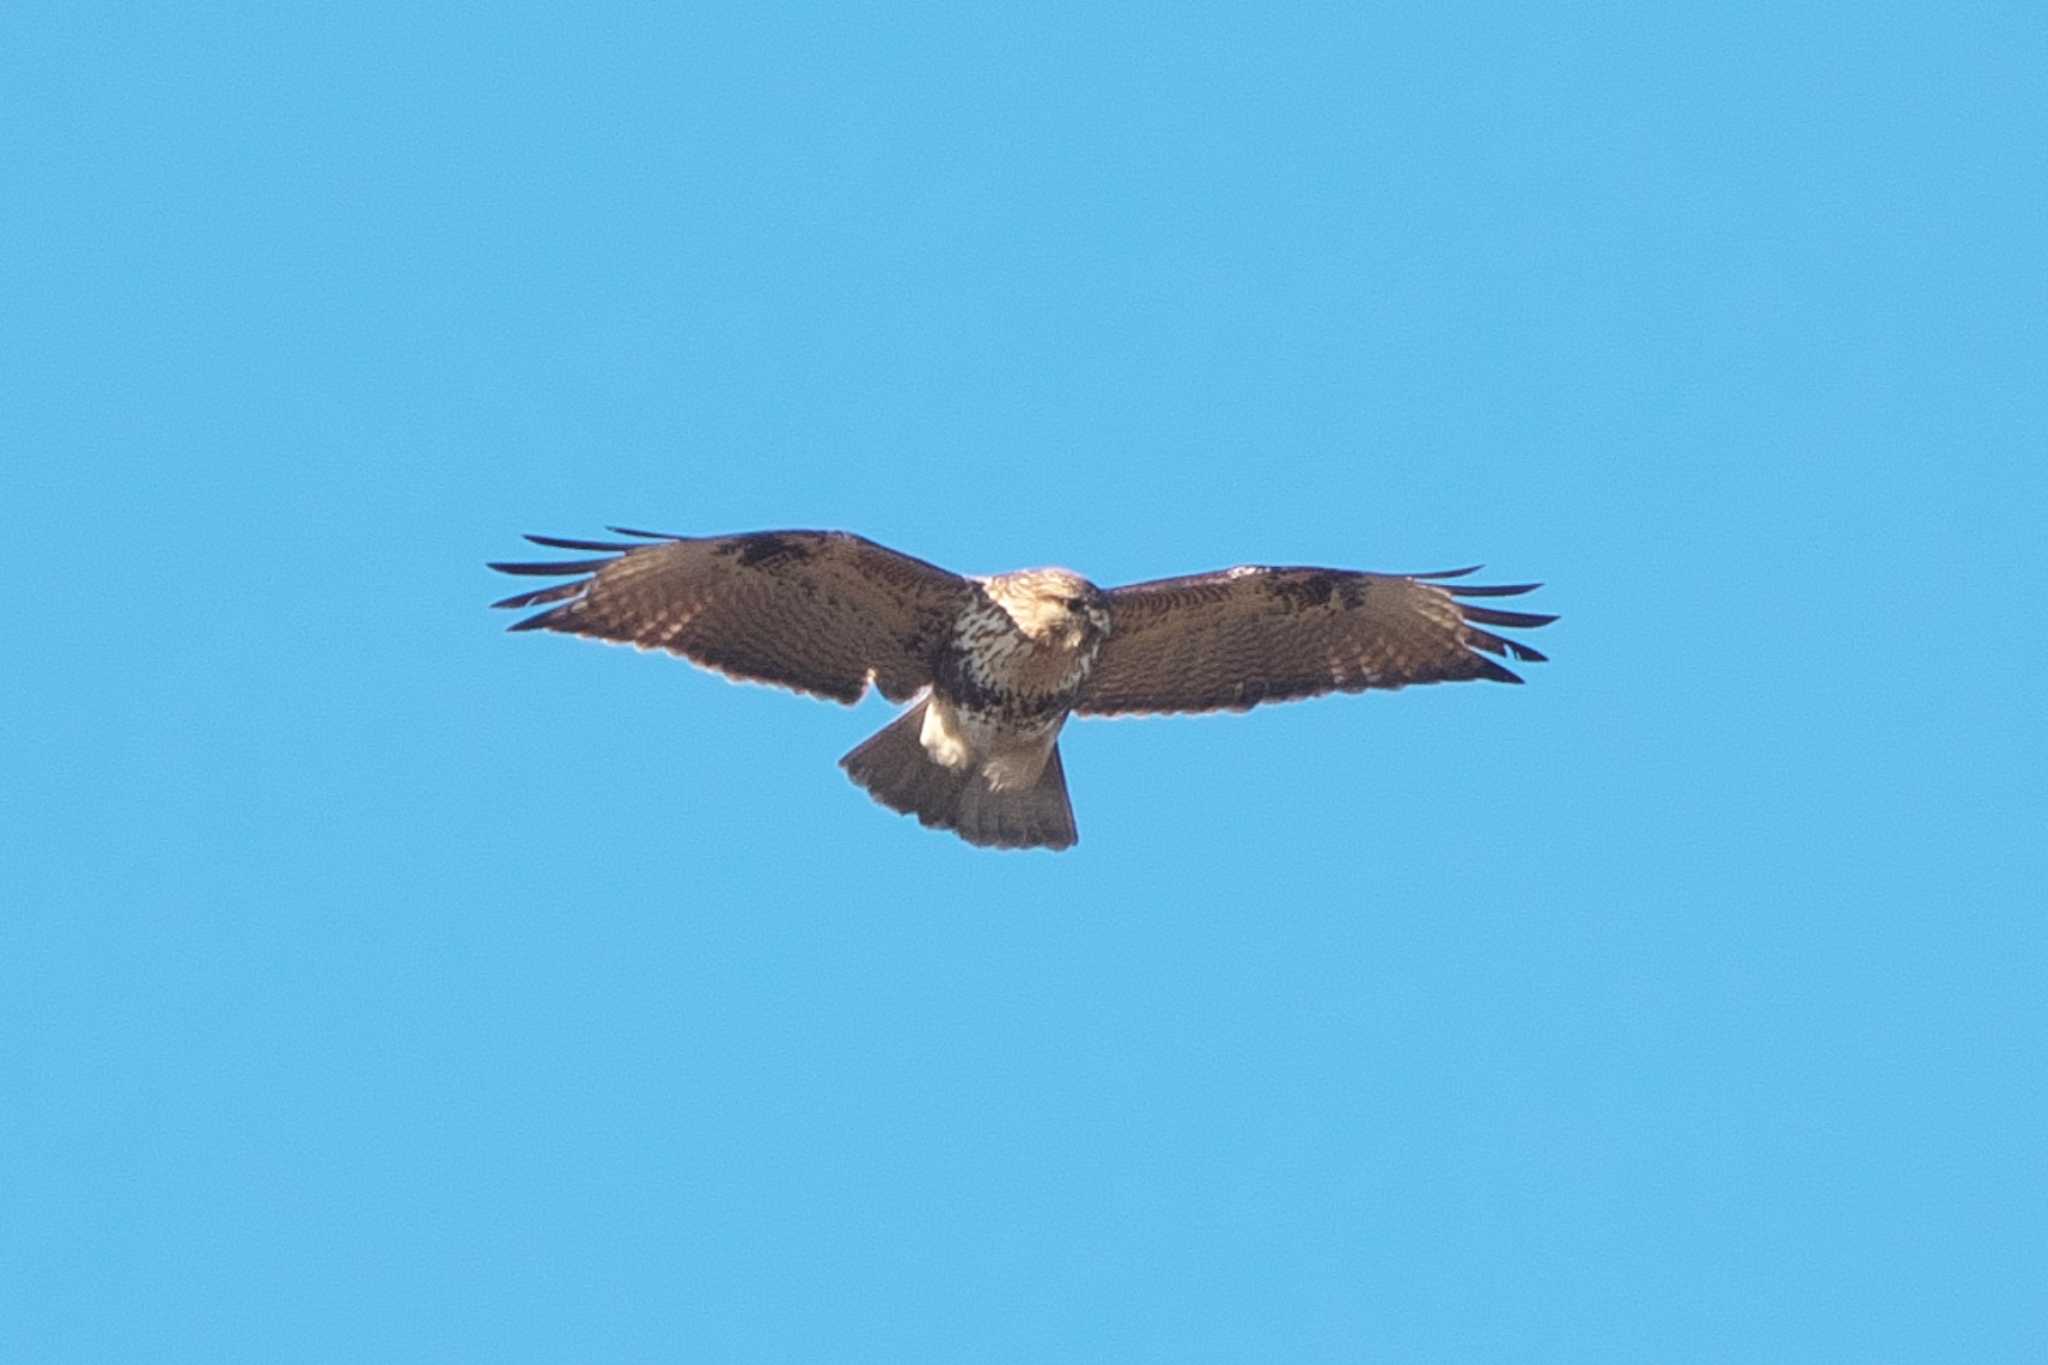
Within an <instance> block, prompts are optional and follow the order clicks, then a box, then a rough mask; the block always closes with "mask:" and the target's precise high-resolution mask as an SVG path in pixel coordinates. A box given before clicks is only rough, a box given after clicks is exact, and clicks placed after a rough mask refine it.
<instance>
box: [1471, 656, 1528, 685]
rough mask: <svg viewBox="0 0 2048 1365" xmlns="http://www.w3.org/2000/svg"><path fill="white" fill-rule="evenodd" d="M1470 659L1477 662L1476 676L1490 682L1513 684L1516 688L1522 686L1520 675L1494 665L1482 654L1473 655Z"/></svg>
mask: <svg viewBox="0 0 2048 1365" xmlns="http://www.w3.org/2000/svg"><path fill="white" fill-rule="evenodd" d="M1472 657H1473V658H1475V659H1477V660H1479V674H1478V676H1480V677H1482V678H1485V679H1487V680H1489V681H1491V682H1504V683H1513V684H1514V685H1515V686H1517V687H1520V686H1521V685H1522V675H1521V674H1519V673H1516V672H1513V671H1512V670H1510V669H1507V668H1505V667H1503V666H1501V665H1500V664H1497V663H1495V662H1494V661H1493V660H1491V659H1489V658H1487V657H1486V656H1485V655H1483V654H1475V655H1473V656H1472Z"/></svg>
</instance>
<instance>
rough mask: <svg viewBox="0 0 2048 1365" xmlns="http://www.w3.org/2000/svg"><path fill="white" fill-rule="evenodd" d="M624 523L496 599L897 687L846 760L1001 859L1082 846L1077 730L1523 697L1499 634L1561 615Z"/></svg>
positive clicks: (877, 793)
mask: <svg viewBox="0 0 2048 1365" xmlns="http://www.w3.org/2000/svg"><path fill="white" fill-rule="evenodd" d="M611 530H612V533H613V534H614V535H618V536H623V537H626V539H624V540H567V539H563V538H561V537H559V536H528V537H526V539H528V540H530V541H532V542H533V543H534V544H536V545H540V546H544V547H546V548H548V549H553V550H575V551H588V552H594V553H596V554H598V555H600V556H602V557H600V558H595V559H571V560H557V561H554V562H552V563H496V564H492V565H491V566H490V567H491V568H493V569H496V570H498V571H499V572H501V573H508V574H531V575H543V576H552V577H561V578H567V579H568V581H567V582H563V583H555V584H552V585H550V586H548V587H544V588H540V589H538V590H536V591H533V592H522V593H518V594H516V595H514V596H512V597H507V598H505V599H504V600H503V601H500V602H495V603H493V604H492V605H493V606H497V607H511V608H527V607H543V606H544V607H546V608H547V610H545V611H542V612H540V613H538V614H536V615H532V616H528V617H525V618H524V619H522V620H520V621H518V622H516V623H515V624H514V625H513V626H512V627H511V629H513V630H552V631H561V632H563V633H565V634H570V635H584V636H589V637H592V638H595V639H599V640H614V641H620V642H624V643H627V644H632V645H637V646H639V647H640V648H642V649H663V650H667V651H669V652H670V653H672V654H679V655H681V656H682V657H683V658H686V659H689V660H691V661H692V662H694V663H698V664H701V665H703V666H704V667H706V668H711V669H716V670H717V671H718V672H720V673H723V674H725V675H727V676H728V677H731V678H734V679H742V680H749V681H754V682H765V683H773V684H776V685H778V686H781V687H787V688H791V689H794V690H795V691H798V692H806V693H810V694H811V695H813V696H819V697H829V698H831V699H832V700H833V701H838V702H844V703H847V704H849V705H851V704H852V703H853V702H856V701H858V700H859V699H860V698H861V695H862V694H863V693H864V692H866V690H867V688H868V686H869V685H870V684H873V686H874V687H875V689H876V690H877V691H879V692H880V693H881V694H882V695H883V696H884V697H887V698H888V699H889V700H890V701H893V702H910V703H912V704H911V705H910V707H909V708H908V709H907V710H905V711H904V712H903V714H902V715H900V716H898V717H897V718H896V719H895V720H894V721H891V722H890V723H889V724H888V725H885V726H883V727H882V729H881V730H879V731H878V732H876V733H875V734H874V735H873V736H872V737H870V738H869V739H868V740H867V741H866V742H865V743H863V744H861V745H859V746H858V747H856V748H855V749H854V750H853V751H852V752H851V753H849V754H847V755H846V757H844V758H842V759H841V760H840V761H839V766H840V767H842V768H844V769H846V772H847V775H848V776H850V777H851V778H852V779H853V780H854V781H855V782H856V783H858V784H859V785H860V786H862V787H865V788H866V789H867V790H868V792H869V793H870V794H872V795H873V796H874V798H875V799H876V800H877V801H879V802H881V803H882V804H883V805H885V806H888V807H890V808H891V809H893V810H897V811H901V812H903V813H904V814H907V815H915V816H916V817H917V818H918V820H919V821H921V822H922V823H923V824H925V825H928V826H933V827H937V828H941V829H950V830H952V831H954V832H955V833H957V834H958V835H959V836H960V837H961V838H963V839H965V840H967V842H969V843H971V844H980V845H984V846H992V847H997V848H1052V849H1062V848H1067V847H1070V846H1071V845H1072V844H1073V843H1074V841H1075V840H1076V839H1077V838H1078V837H1079V836H1078V834H1077V833H1076V831H1075V828H1074V811H1073V807H1072V806H1071V805H1069V804H1068V802H1067V778H1066V773H1065V772H1064V771H1063V770H1062V768H1061V766H1060V749H1059V737H1060V727H1061V726H1063V725H1065V724H1066V721H1067V717H1068V716H1070V715H1074V714H1080V715H1084V716H1087V715H1118V714H1129V713H1147V712H1152V713H1156V712H1187V711H1244V710H1248V709H1250V708H1251V707H1253V706H1256V705H1258V704H1259V703H1260V702H1269V701H1289V700H1292V699H1294V698H1298V697H1312V696H1317V695H1319V694H1322V693H1326V692H1358V691H1363V690H1365V689H1367V688H1395V687H1403V686H1406V685H1407V684H1409V683H1429V682H1454V681H1458V680H1461V679H1466V678H1489V679H1492V680H1493V681H1495V682H1508V683H1519V682H1520V681H1522V680H1521V679H1520V678H1518V677H1517V676H1515V674H1514V673H1512V672H1510V671H1509V670H1508V669H1507V668H1505V667H1504V666H1502V665H1501V664H1500V663H1498V662H1496V661H1495V659H1494V658H1490V657H1488V656H1489V655H1494V656H1500V657H1502V658H1511V659H1519V660H1526V661H1529V662H1541V661H1542V659H1543V655H1541V654H1539V653H1538V652H1536V651H1535V650H1534V649H1531V648H1530V647H1529V646H1528V645H1525V644H1522V643H1521V642H1520V641H1517V640H1509V639H1505V638H1503V637H1502V636H1499V635H1496V634H1494V633H1493V632H1492V631H1490V630H1488V629H1487V627H1489V626H1497V627H1501V628H1503V629H1508V630H1527V629H1532V628H1534V627H1537V626H1543V625H1548V624H1549V623H1550V622H1552V621H1554V620H1556V619H1557V618H1556V617H1554V616H1540V615H1537V614H1535V613H1532V612H1522V611H1502V610H1500V609H1498V608H1495V607H1490V606H1484V605H1480V604H1478V603H1475V602H1474V601H1473V600H1471V599H1475V598H1498V597H1513V596H1516V595H1518V594H1521V593H1525V592H1529V591H1531V590H1533V589H1534V588H1536V587H1538V586H1539V585H1538V584H1534V583H1517V584H1509V585H1504V586H1491V587H1488V586H1477V585H1473V584H1470V583H1465V582H1462V581H1459V580H1462V579H1463V578H1464V576H1465V575H1467V574H1470V573H1472V572H1474V569H1471V568H1467V569H1446V570H1443V571H1441V572H1438V573H1424V574H1382V573H1361V572H1356V571H1353V570H1348V569H1316V568H1283V567H1266V566H1246V567H1243V568H1236V569H1225V570H1222V571H1221V572H1217V573H1205V574H1194V575H1191V576H1189V577H1184V578H1161V579H1156V580H1154V581H1151V582H1147V583H1132V584H1128V585H1126V586H1124V587H1121V588H1098V587H1096V586H1095V585H1094V584H1093V583H1090V582H1089V581H1088V580H1087V579H1085V578H1082V577H1081V576H1080V575H1078V574H1075V573H1071V572H1069V571H1068V570H1066V569H1025V570H1022V571H1020V572H1017V573H1006V574H996V575H994V576H992V577H988V578H970V577H965V576H963V575H960V574H955V573H950V572H948V571H947V570H945V569H941V568H939V567H938V566H937V565H934V564H927V563H926V562H925V561H923V560H921V559H913V558H912V557H911V556H909V555H906V554H901V553H898V552H897V551H895V550H891V549H889V548H887V547H886V546H883V545H878V544H876V543H875V542H874V541H872V540H868V539H865V538H864V537H861V536H857V535H853V534H851V533H849V532H846V531H756V532H752V533H749V534H744V535H729V536H675V535H664V534H661V533H658V532H653V531H634V530H628V529H626V528H624V527H616V526H615V527H612V528H611ZM1475 567H1476V566H1475Z"/></svg>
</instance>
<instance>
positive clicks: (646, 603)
mask: <svg viewBox="0 0 2048 1365" xmlns="http://www.w3.org/2000/svg"><path fill="white" fill-rule="evenodd" d="M610 529H611V530H612V531H613V532H614V533H615V534H618V535H624V536H633V537H637V538H638V539H639V540H640V541H642V542H644V543H639V544H620V543H613V542H607V541H587V540H569V539H564V538H562V537H559V536H529V537H527V539H529V540H531V541H533V542H534V543H535V544H538V545H544V546H547V547H549V548H551V549H566V550H608V551H617V552H618V553H615V554H612V555H608V556H607V557H605V558H602V559H576V560H563V561H558V562H555V563H526V562H521V563H494V564H492V565H491V566H490V567H491V568H493V569H496V570H498V571H499V572H500V573H508V574H522V575H529V574H530V575H571V576H574V577H573V580H572V581H571V582H567V583H556V584H552V585H550V586H548V587H545V588H541V589H538V590H536V591H533V592H524V593H518V594H516V595H514V596H511V597H507V598H505V599H504V600H502V601H499V602H494V603H492V605H493V606H496V607H509V608H525V607H535V606H544V605H549V604H553V603H560V604H561V605H559V606H552V607H551V609H550V610H548V611H544V612H541V613H540V614H539V615H536V616H529V617H526V618H525V619H523V620H520V621H518V622H516V623H514V624H513V626H512V627H511V628H512V629H513V630H552V631H561V632H563V633H565V634H570V635H583V636H588V637H591V638H593V639H600V640H615V641H620V642H623V643H627V644H633V645H637V646H639V647H640V648H642V649H662V650H667V651H668V652H670V653H672V654H678V655H681V656H682V657H684V658H686V659H689V660H691V661H693V662H695V663H698V664H702V665H704V666H705V667H707V668H712V669H716V670H718V671H719V672H721V673H725V674H727V675H728V676H730V677H735V678H743V679H748V680H751V681H755V682H765V683H774V684H776V685H778V686H782V687H788V688H793V689H795V690H796V691H799V692H808V693H811V694H813V695H816V696H821V697H830V698H831V699H832V700H834V701H841V702H848V703H851V702H855V701H858V700H859V699H860V697H861V694H862V693H863V692H864V691H866V690H867V684H868V682H869V680H870V679H871V678H872V680H873V681H874V684H875V687H876V689H877V690H878V691H880V692H881V693H882V695H883V696H885V697H888V698H889V699H890V700H892V701H903V700H906V699H908V698H909V697H911V696H912V695H913V694H915V693H916V692H917V690H918V689H919V688H921V687H924V686H926V685H927V684H929V683H930V681H931V658H932V655H933V652H934V649H935V648H936V646H937V644H938V643H939V642H940V640H942V639H943V638H944V633H945V630H946V628H947V626H948V625H949V623H950V622H951V620H952V618H953V616H954V615H955V614H956V613H957V612H958V611H959V610H960V608H961V606H962V605H963V603H964V599H965V598H966V597H967V596H968V595H969V594H971V592H972V590H973V585H972V584H971V583H970V582H969V581H968V580H967V579H964V578H961V577H960V576H959V575H957V574H952V573H948V572H947V571H946V570H944V569H941V568H939V567H938V566H936V565H933V564H927V563H926V562H925V561H923V560H921V559H913V558H912V557H911V556H909V555H905V554H899V553H898V552H896V551H894V550H891V549H888V548H887V547H885V546H882V545H877V544H876V543H875V542H874V541H871V540H867V539H865V538H863V537H861V536H856V535H852V534H849V533H848V532H845V531H757V532H752V533H750V534H746V535H734V536H703V537H692V536H663V535H660V534H659V533H656V532H651V531H634V530H628V529H626V528H623V527H612V528H610Z"/></svg>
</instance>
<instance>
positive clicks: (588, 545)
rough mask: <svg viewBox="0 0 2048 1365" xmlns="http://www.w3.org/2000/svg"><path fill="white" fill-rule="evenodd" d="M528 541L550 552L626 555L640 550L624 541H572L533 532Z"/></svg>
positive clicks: (528, 536)
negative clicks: (602, 551)
mask: <svg viewBox="0 0 2048 1365" xmlns="http://www.w3.org/2000/svg"><path fill="white" fill-rule="evenodd" d="M526 539H528V540H530V541H532V542H533V543H534V544H536V545H545V546H547V547H548V548H549V549H550V550H608V551H611V552H612V553H614V554H624V553H625V552H626V551H628V550H637V549H639V548H640V547H639V546H638V545H633V544H630V543H628V542H626V541H622V540H570V539H567V538H565V537H563V536H537V535H534V534H532V533H531V532H529V533H528V534H527V536H526Z"/></svg>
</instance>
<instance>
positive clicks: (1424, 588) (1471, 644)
mask: <svg viewBox="0 0 2048 1365" xmlns="http://www.w3.org/2000/svg"><path fill="white" fill-rule="evenodd" d="M1471 572H1472V570H1471V569H1451V570H1446V571H1444V572H1442V573H1433V574H1416V575H1401V574H1375V573H1356V572H1353V571H1351V570H1347V569H1312V568H1268V567H1246V568H1241V569H1226V570H1223V571H1222V572H1220V573H1209V574H1195V575H1192V576H1190V577H1186V578H1163V579H1159V580H1157V581H1155V582H1150V583H1133V584H1130V585H1129V586H1127V587H1121V588H1112V589H1110V590H1109V593H1108V597H1109V614H1110V632H1109V638H1108V639H1107V640H1105V641H1104V642H1103V645H1102V652H1101V653H1100V654H1099V655H1098V656H1097V658H1096V660H1095V666H1094V669H1093V671H1092V672H1091V673H1090V674H1089V676H1088V681H1087V682H1086V683H1085V684H1084V685H1083V688H1082V692H1081V696H1080V698H1079V700H1078V701H1077V702H1076V704H1075V707H1074V709H1075V710H1077V711H1081V712H1092V713H1095V714H1098V715H1099V714H1111V713H1116V712H1144V711H1222V710H1231V711H1242V710H1245V709H1247V708H1249V707H1252V706H1256V705H1258V704H1259V703H1260V702H1262V701H1287V700H1290V699H1293V698H1296V697H1312V696H1316V695H1318V694H1320V693H1324V692H1357V691H1362V690H1363V689H1365V688H1368V687H1388V688H1391V687H1403V686H1406V685H1407V684H1409V683H1424V682H1450V681H1454V680H1457V679H1462V678H1491V679H1493V680H1495V681H1497V682H1511V683H1518V682H1520V681H1521V679H1520V678H1519V677H1517V676H1515V674H1513V673H1512V672H1510V671H1509V670H1508V669H1506V668H1504V667H1502V666H1501V665H1500V664H1498V663H1496V662H1494V660H1492V659H1490V658H1488V657H1487V655H1489V654H1496V655H1501V656H1503V657H1507V658H1513V659H1524V660H1528V661H1530V662H1540V661H1541V660H1542V659H1543V655H1541V654H1539V653H1538V652H1537V651H1535V650H1533V649H1531V648H1530V647H1529V646H1527V645H1525V644H1522V643H1521V642H1519V641H1516V640H1509V639H1505V638H1503V637H1501V636H1499V635H1495V634H1494V633H1492V632H1491V631H1489V630H1486V629H1485V627H1487V626H1502V627H1506V628H1508V629H1524V630H1526V629H1530V628H1533V627H1536V626H1542V625H1548V624H1549V623H1550V622H1552V621H1554V620H1556V619H1557V618H1556V617H1554V616H1541V615H1537V614H1536V613H1533V612H1522V611H1500V610H1496V609H1494V608H1492V607H1484V606H1479V605H1476V604H1474V603H1472V602H1469V601H1465V600H1463V599H1466V598H1473V597H1512V596H1515V595H1517V594H1519V593H1524V592H1529V591H1531V590H1532V589H1534V588H1535V587H1537V586H1538V585H1537V584H1534V583H1518V584H1513V585H1509V586H1505V587H1482V586H1470V585H1464V584H1458V583H1454V582H1451V581H1448V580H1452V579H1457V578H1460V577H1462V576H1464V575H1465V574H1468V573H1471Z"/></svg>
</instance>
